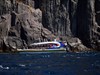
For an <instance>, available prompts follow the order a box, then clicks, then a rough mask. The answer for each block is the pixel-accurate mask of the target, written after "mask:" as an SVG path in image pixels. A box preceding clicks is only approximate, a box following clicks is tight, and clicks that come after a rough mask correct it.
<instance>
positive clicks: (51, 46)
mask: <svg viewBox="0 0 100 75" xmlns="http://www.w3.org/2000/svg"><path fill="white" fill-rule="evenodd" d="M17 51H18V52H58V51H66V45H65V44H64V43H63V42H58V41H47V42H39V43H32V44H30V48H28V49H17Z"/></svg>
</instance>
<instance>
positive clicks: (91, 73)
mask: <svg viewBox="0 0 100 75" xmlns="http://www.w3.org/2000/svg"><path fill="white" fill-rule="evenodd" d="M0 75H100V53H99V52H87V53H82V52H81V53H65V52H64V53H63V52H61V53H57V52H56V53H14V54H0Z"/></svg>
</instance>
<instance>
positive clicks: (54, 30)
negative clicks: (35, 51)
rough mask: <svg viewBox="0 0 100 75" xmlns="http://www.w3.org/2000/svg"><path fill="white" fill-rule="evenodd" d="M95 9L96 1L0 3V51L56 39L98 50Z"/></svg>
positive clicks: (99, 40) (98, 10) (99, 24)
mask: <svg viewBox="0 0 100 75" xmlns="http://www.w3.org/2000/svg"><path fill="white" fill-rule="evenodd" d="M99 6H100V1H99V0H0V48H1V49H2V50H4V51H7V50H8V49H7V48H6V47H8V46H9V47H10V46H15V47H17V48H22V47H28V45H29V44H30V43H32V42H36V41H41V40H43V39H54V38H55V36H59V37H62V38H64V39H65V40H66V39H68V37H70V40H71V39H72V38H73V37H77V38H79V39H80V40H81V41H82V43H83V44H84V45H86V46H87V47H90V48H94V49H99V48H100V22H99V18H100V17H99V15H100V8H99ZM8 51H9V50H8Z"/></svg>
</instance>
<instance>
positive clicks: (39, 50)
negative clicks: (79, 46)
mask: <svg viewBox="0 0 100 75" xmlns="http://www.w3.org/2000/svg"><path fill="white" fill-rule="evenodd" d="M59 51H66V49H64V48H61V49H17V52H59Z"/></svg>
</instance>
